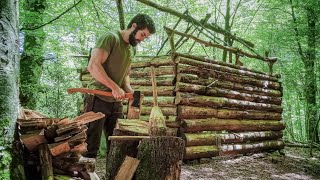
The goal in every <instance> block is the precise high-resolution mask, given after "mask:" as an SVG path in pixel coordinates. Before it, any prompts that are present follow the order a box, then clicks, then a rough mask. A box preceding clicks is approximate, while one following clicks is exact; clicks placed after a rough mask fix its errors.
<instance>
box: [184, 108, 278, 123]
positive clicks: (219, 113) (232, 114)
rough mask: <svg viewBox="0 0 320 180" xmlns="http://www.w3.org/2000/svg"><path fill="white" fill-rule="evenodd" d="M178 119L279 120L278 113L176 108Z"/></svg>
mask: <svg viewBox="0 0 320 180" xmlns="http://www.w3.org/2000/svg"><path fill="white" fill-rule="evenodd" d="M178 114H179V118H182V119H204V118H212V117H216V118H221V119H253V120H281V114H280V113H273V112H261V111H240V110H232V109H213V108H207V107H192V106H178Z"/></svg>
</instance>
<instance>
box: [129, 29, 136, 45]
mask: <svg viewBox="0 0 320 180" xmlns="http://www.w3.org/2000/svg"><path fill="white" fill-rule="evenodd" d="M137 32H138V30H137V29H135V30H133V31H132V32H131V33H130V35H129V44H130V45H131V46H133V47H135V46H137V45H138V40H136V38H135V36H136V34H137Z"/></svg>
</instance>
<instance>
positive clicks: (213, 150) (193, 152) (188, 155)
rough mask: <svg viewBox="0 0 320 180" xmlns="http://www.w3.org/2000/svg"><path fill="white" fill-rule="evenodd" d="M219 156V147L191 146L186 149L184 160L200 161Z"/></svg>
mask: <svg viewBox="0 0 320 180" xmlns="http://www.w3.org/2000/svg"><path fill="white" fill-rule="evenodd" d="M214 156H219V149H218V147H217V146H190V147H186V149H185V152H184V157H183V159H185V160H190V159H199V158H210V157H214Z"/></svg>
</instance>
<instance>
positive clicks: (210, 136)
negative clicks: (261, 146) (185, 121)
mask: <svg viewBox="0 0 320 180" xmlns="http://www.w3.org/2000/svg"><path fill="white" fill-rule="evenodd" d="M282 135H283V134H282V132H281V131H260V132H240V133H217V132H205V133H183V134H182V135H181V136H182V139H184V140H185V143H186V146H187V147H188V146H208V145H217V144H220V143H221V144H228V143H246V142H256V141H263V140H275V139H279V138H281V137H282Z"/></svg>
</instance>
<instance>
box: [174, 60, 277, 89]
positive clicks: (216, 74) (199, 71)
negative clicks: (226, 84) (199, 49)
mask: <svg viewBox="0 0 320 180" xmlns="http://www.w3.org/2000/svg"><path fill="white" fill-rule="evenodd" d="M177 73H185V74H194V75H197V76H198V77H201V78H204V79H207V78H209V77H210V78H214V79H218V80H224V81H230V82H234V83H240V84H248V85H252V86H257V87H261V88H270V89H276V90H279V89H280V88H281V85H280V83H279V82H273V81H268V80H259V79H256V78H253V77H248V76H239V75H235V74H231V73H227V72H223V71H217V70H212V69H204V68H199V67H196V66H186V65H183V64H178V66H177Z"/></svg>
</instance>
